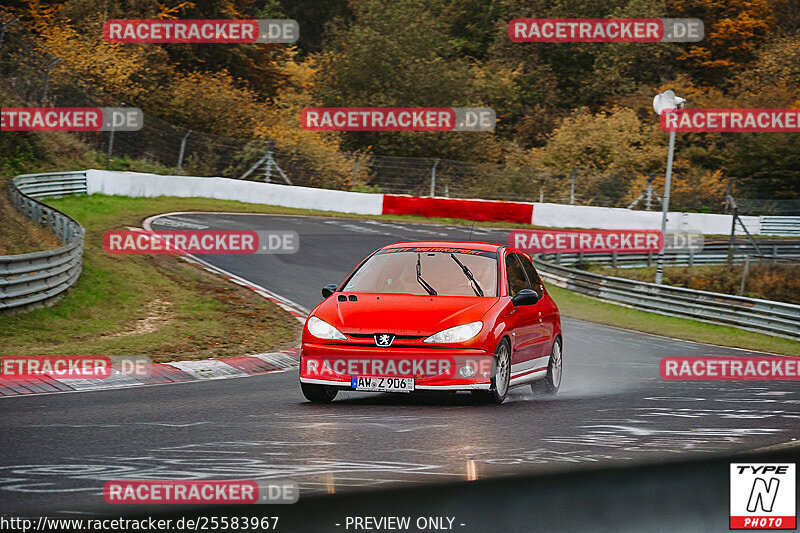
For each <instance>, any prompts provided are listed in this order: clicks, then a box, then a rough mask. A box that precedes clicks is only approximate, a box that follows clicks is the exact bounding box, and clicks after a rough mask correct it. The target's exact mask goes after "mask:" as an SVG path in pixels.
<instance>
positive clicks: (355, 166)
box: [351, 153, 361, 187]
mask: <svg viewBox="0 0 800 533" xmlns="http://www.w3.org/2000/svg"><path fill="white" fill-rule="evenodd" d="M360 155H361V154H359V153H356V155H355V157H354V158H353V179H352V183H351V187H352V186H353V185H355V184H356V183H358V157H359V156H360Z"/></svg>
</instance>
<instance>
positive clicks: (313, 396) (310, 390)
mask: <svg viewBox="0 0 800 533" xmlns="http://www.w3.org/2000/svg"><path fill="white" fill-rule="evenodd" d="M300 388H301V389H302V390H303V396H305V397H306V400H308V401H309V402H311V403H331V402H332V401H333V399H334V398H336V393H337V392H339V391H337V390H336V389H334V388H331V387H326V386H325V385H314V384H312V383H301V384H300Z"/></svg>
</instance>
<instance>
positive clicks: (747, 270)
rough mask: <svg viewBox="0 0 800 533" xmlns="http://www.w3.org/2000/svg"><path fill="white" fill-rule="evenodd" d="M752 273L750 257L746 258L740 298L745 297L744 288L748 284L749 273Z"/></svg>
mask: <svg viewBox="0 0 800 533" xmlns="http://www.w3.org/2000/svg"><path fill="white" fill-rule="evenodd" d="M749 271H750V256H749V255H745V256H744V270H742V284H741V285H740V286H739V296H743V295H744V286H745V284H746V283H747V273H748V272H749Z"/></svg>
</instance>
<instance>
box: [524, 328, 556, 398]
mask: <svg viewBox="0 0 800 533" xmlns="http://www.w3.org/2000/svg"><path fill="white" fill-rule="evenodd" d="M562 365H563V361H562V357H561V339H556V341H555V342H554V343H553V349H552V351H551V352H550V362H549V363H548V364H547V374H546V375H545V376H544V377H543V378H542V379H537V380H536V381H534V382H533V383H531V390H532V391H533V392H535V393H537V394H555V393H557V392H558V388H559V387H560V386H561V374H562Z"/></svg>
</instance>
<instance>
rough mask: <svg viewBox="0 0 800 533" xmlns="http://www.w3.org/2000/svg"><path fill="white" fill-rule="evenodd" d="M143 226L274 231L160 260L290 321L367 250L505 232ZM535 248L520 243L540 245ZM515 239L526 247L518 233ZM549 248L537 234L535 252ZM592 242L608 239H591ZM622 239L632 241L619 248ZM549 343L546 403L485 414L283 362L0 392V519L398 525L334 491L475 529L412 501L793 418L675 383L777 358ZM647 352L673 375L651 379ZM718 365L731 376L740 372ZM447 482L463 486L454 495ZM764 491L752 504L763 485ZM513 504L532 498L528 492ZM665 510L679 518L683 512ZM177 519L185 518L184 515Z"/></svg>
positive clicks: (799, 403)
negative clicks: (184, 260)
mask: <svg viewBox="0 0 800 533" xmlns="http://www.w3.org/2000/svg"><path fill="white" fill-rule="evenodd" d="M147 229H149V230H151V231H152V232H159V233H160V232H175V231H195V232H239V233H245V234H248V235H249V234H250V233H247V232H253V233H254V235H255V236H259V235H267V236H269V235H283V236H291V237H292V238H293V239H294V241H293V240H292V239H288V240H287V241H286V242H287V243H289V244H287V247H286V248H285V249H284V250H283V251H284V252H287V253H253V252H254V251H253V250H249V249H248V250H247V251H248V253H239V254H235V253H223V254H217V253H203V252H204V251H203V250H202V249H200V250H195V249H191V248H189V249H188V250H187V249H181V250H180V251H181V252H187V251H191V252H193V255H192V256H191V258H189V259H190V260H193V261H196V262H199V263H200V264H201V265H203V266H205V267H206V268H209V269H211V270H214V271H216V272H220V273H225V274H226V275H228V276H229V277H230V278H231V279H235V280H238V282H239V283H247V284H248V285H249V286H251V288H254V289H258V290H264V291H265V294H271V295H276V296H280V297H281V298H282V299H283V302H291V303H292V305H293V309H305V310H308V309H312V308H313V307H314V306H316V304H317V303H319V302H320V301H321V300H322V296H321V294H320V292H319V291H320V288H321V285H324V284H327V283H338V282H340V281H341V280H342V279H344V277H345V276H346V274H347V273H348V272H350V271H351V270H352V269H353V268H354V267H355V266H356V265H357V264H358V262H359V261H360V260H361V259H362V258H363V257H365V256H367V255H368V254H369V253H371V252H372V251H374V250H375V249H377V248H380V247H382V246H385V245H387V244H390V243H394V242H401V241H415V240H417V241H418V240H446V241H452V240H463V241H466V240H473V241H483V242H494V243H498V244H508V243H509V238H510V237H511V238H512V242H513V237H514V235H512V234H510V233H509V231H508V230H498V229H488V228H482V227H475V228H470V227H464V226H441V225H429V224H411V223H399V222H385V221H376V220H355V219H342V218H325V217H297V216H274V215H250V214H234V213H223V214H213V213H211V214H209V213H204V214H200V213H181V214H175V215H165V216H160V217H156V218H154V219H153V220H152V221H151V223H150V225H149V227H148V228H147ZM568 233H569V232H566V233H565V234H564V235H566V236H563V237H561V241H562V243H561V244H563V245H565V246H577V247H580V246H581V238H580V236H578V237H576V238H575V239H571V238H570V237H569V235H568ZM538 237H539V242H540V244H542V243H543V242H544V243H545V244H547V243H548V242H549V240H548V239H542V237H543V235H538ZM526 238H527V241H528V242H527V244H530V242H531V239H532V238H531V234H526ZM268 240H269V237H267V241H268ZM108 242H109V244H110V243H111V241H110V240H109V241H108ZM142 242H144V241H142ZM164 242H166V241H162V244H163V243H164ZM170 242H172V243H173V244H174V240H173V241H170ZM197 242H198V243H200V244H202V239H201V240H199V241H197ZM221 242H222V241H221ZM227 242H230V240H228V241H227ZM275 242H277V241H275ZM558 242H559V238H558V236H556V237H554V238H553V243H554V245H557V244H558ZM603 242H604V243H605V244H606V245H608V244H609V239H608V237H607V236H606V237H604V239H603ZM620 242H622V240H620ZM630 243H631V245H632V246H633V245H635V244H636V237H635V236H631V237H630ZM151 244H152V243H151ZM151 244H150V245H151ZM182 244H183V245H186V246H188V244H189V241H186V242H185V243H182ZM240 244H241V239H240ZM610 244H611V245H614V244H615V240H614V239H611V242H610ZM639 244H641V245H643V246H645V247H647V246H648V245H652V241H648V239H647V237H646V235H645V236H644V237H643V238H641V242H640V243H639ZM657 244H658V243H657ZM201 248H202V246H201ZM173 252H174V251H173ZM150 253H152V250H150ZM563 331H564V352H563V354H564V356H563V357H564V358H563V360H564V368H563V373H564V377H563V382H562V383H563V384H562V387H561V390H560V391H559V394H558V395H557V396H552V397H542V396H537V395H535V394H533V393H532V392H531V390H530V388H519V389H514V388H512V389H511V392H510V395H509V397H508V399H507V401H506V403H504V404H503V405H502V406H487V405H480V404H476V403H475V402H474V401H473V400H472V399H471V397H470V396H469V395H467V394H458V395H451V394H444V395H442V394H436V395H433V394H414V395H407V394H374V393H373V394H370V393H349V392H342V393H340V395H339V396H338V397H337V400H336V401H335V402H334V403H332V404H329V405H313V404H310V403H307V402H306V401H305V400H304V399H303V397H302V395H301V393H300V390H299V384H298V380H297V373H296V372H297V371H296V370H289V371H284V372H270V373H262V374H257V375H253V376H250V377H248V378H246V379H212V380H198V381H194V382H191V383H184V384H180V385H164V386H160V385H156V386H148V387H124V388H116V389H109V390H105V391H94V392H83V393H77V394H76V393H68V394H44V395H29V396H21V397H16V398H5V399H2V400H0V401H2V402H3V407H4V413H5V414H4V417H3V431H2V432H0V445H2V446H3V449H4V450H5V452H4V454H3V457H2V465H0V469H2V472H3V475H2V480H0V493H1V494H2V496H3V497H2V498H1V499H0V510H1V511H2V515H3V516H14V517H21V516H36V517H39V516H46V517H48V519H49V518H53V519H56V518H58V519H73V520H75V519H83V520H86V519H88V518H87V517H86V516H81V514H80V513H91V516H95V514H97V513H102V514H103V515H108V516H119V517H126V518H131V519H132V518H140V517H145V516H146V517H160V518H162V519H164V520H167V519H169V520H178V519H180V518H184V519H186V520H188V519H189V518H192V519H195V520H199V521H201V522H202V521H206V520H208V519H209V517H210V516H211V515H212V514H215V512H214V509H225V513H224V514H225V515H226V517H232V516H233V515H234V514H236V513H234V512H233V510H236V511H237V512H238V511H240V510H241V509H245V508H246V509H247V510H246V511H244V513H245V514H246V515H247V519H248V520H253V518H257V519H258V520H256V522H253V523H252V524H250V525H251V526H257V527H258V528H261V529H267V528H269V527H274V526H275V525H276V524H275V523H272V522H269V521H267V522H262V521H261V520H262V519H271V520H272V519H274V521H275V522H277V530H281V529H282V528H281V523H280V520H281V517H284V518H286V520H287V522H285V523H286V524H287V525H286V526H284V527H288V524H289V523H291V525H292V526H291V527H292V530H298V531H302V530H304V529H303V527H304V524H306V525H308V524H312V523H314V524H315V525H316V526H315V527H318V528H321V530H340V529H341V530H350V531H353V530H388V529H391V528H392V527H396V528H400V527H401V526H402V525H403V524H404V522H403V521H401V522H392V523H391V524H389V522H387V521H386V520H388V519H389V518H388V515H380V513H379V512H377V510H379V509H380V508H381V507H380V505H379V504H377V503H376V504H375V507H374V508H366V507H359V506H358V504H354V503H353V501H352V500H348V498H350V497H351V496H350V495H352V497H354V498H356V499H358V498H363V497H365V495H367V494H371V493H375V494H380V493H381V492H382V491H400V492H398V494H402V498H401V499H400V500H398V501H397V503H398V505H400V508H398V509H395V511H397V512H398V513H399V511H402V513H399V514H397V515H396V516H398V517H400V518H402V517H403V516H405V517H408V520H410V522H409V525H408V528H409V529H408V530H416V529H415V528H417V527H422V526H424V527H423V529H422V530H434V529H443V530H446V529H448V528H449V529H451V530H463V531H472V530H477V529H476V528H477V527H478V526H479V525H480V524H482V523H483V522H482V519H481V517H480V516H477V515H475V513H474V512H473V511H471V510H470V509H469V508H467V506H465V505H463V501H464V500H463V498H468V499H469V498H470V496H466V495H462V496H459V498H457V501H458V502H461V504H458V503H454V502H453V501H450V502H449V503H444V502H440V506H439V507H438V508H437V509H438V511H439V512H437V513H430V514H429V515H425V520H424V524H423V522H420V525H419V526H418V525H417V522H416V521H417V520H418V519H420V517H421V516H422V515H420V514H415V512H414V509H415V508H418V509H425V510H428V511H431V510H432V509H430V508H429V507H425V505H424V503H423V502H420V501H418V496H417V494H428V495H429V494H430V490H434V492H438V493H440V495H444V494H447V490H450V489H447V490H445V489H444V488H442V489H441V490H440V489H434V487H462V486H464V487H467V488H468V490H484V488H485V487H489V486H492V485H491V484H492V483H503V484H504V485H502V486H504V487H506V488H507V487H508V483H509V482H510V480H509V478H508V476H513V477H514V479H518V480H520V483H523V480H527V479H531V480H536V479H543V478H542V476H556V477H557V479H560V480H564V481H565V480H568V479H571V478H570V477H569V476H572V475H575V473H578V474H580V475H586V476H588V475H589V472H590V471H591V470H593V469H597V468H610V469H617V468H631V467H632V468H635V469H636V468H638V469H652V468H659V467H658V465H660V464H663V463H664V462H665V461H666V462H673V461H684V460H689V461H691V460H698V459H699V460H701V461H702V462H703V464H710V463H708V460H709V459H711V458H716V457H722V458H724V462H725V464H726V465H727V464H729V463H734V462H735V461H734V459H730V460H728V458H729V457H735V456H737V454H741V453H752V452H753V451H754V450H772V449H777V450H788V451H790V452H792V451H793V450H794V449H795V448H794V443H796V440H795V439H796V438H797V427H798V426H797V420H798V419H800V391H798V387H797V386H796V382H794V381H786V380H780V379H776V380H768V381H767V380H763V379H748V378H747V377H743V376H734V377H733V378H731V379H716V380H713V381H711V380H705V379H699V380H698V379H696V378H697V376H696V375H693V376H692V375H689V376H686V375H684V376H681V375H680V371H681V369H682V368H684V369H685V366H684V365H683V364H682V363H683V361H684V360H688V359H689V358H692V360H693V361H694V360H696V359H697V358H703V359H702V360H703V361H706V363H705V367H704V368H705V369H706V370H707V369H709V368H713V361H712V360H719V361H732V362H736V361H746V359H747V358H748V357H752V356H756V357H758V358H759V359H757V360H755V361H756V367H755V368H756V372H758V368H759V367H758V361H759V360H761V361H768V362H769V363H770V365H772V364H773V363H774V362H775V361H781V362H787V363H788V362H791V361H793V360H790V359H788V358H780V357H774V356H771V355H770V354H761V353H754V352H749V351H746V350H738V349H732V348H724V347H719V346H711V345H703V344H697V343H693V342H688V341H681V340H676V339H670V338H666V337H659V336H655V335H648V334H643V333H637V332H634V331H628V330H624V329H618V328H612V327H607V326H602V325H597V324H592V323H589V322H583V321H580V320H575V319H564V320H563ZM665 358H666V359H668V360H671V361H675V362H677V363H678V364H677V366H670V367H665V366H664V365H663V364H662V363H663V361H664V360H665ZM717 366H718V368H722V367H719V365H717ZM727 368H728V369H733V368H738V369H741V371H743V372H744V371H746V369H747V365H746V364H744V365H743V366H742V367H738V366H734V365H729V366H727ZM762 368H763V367H762ZM770 368H772V366H770ZM696 369H699V367H698V368H696ZM667 371H669V372H667ZM691 371H692V369H691V368H690V372H691ZM784 371H787V372H790V371H791V369H788V367H787V368H785V369H784ZM721 377H722V378H724V377H725V376H721ZM86 442H91V443H92V445H91V446H88V447H87V446H86ZM487 443H488V444H487ZM736 464H739V463H736ZM613 471H614V472H616V470H613ZM737 472H738V471H737ZM753 472H754V471H753V470H752V469H750V470H744V471H743V473H742V474H738V473H737V474H735V475H736V476H741V479H743V480H744V481H741V482H740V481H736V483H737V486H739V485H741V483H744V484H747V483H751V481H752V480H750V478H746V477H747V476H748V475H752V476H755V477H758V474H759V473H760V474H763V473H764V472H763V470H761V471H758V472H756V473H755V474H754V473H753ZM792 472H793V470H792ZM729 474H730V473H729V472H728V470H727V469H724V471H719V472H716V473H713V474H708V475H709V476H711V477H709V478H708V479H709V482H710V483H711V482H714V483H717V482H719V479H717V478H719V477H720V476H722V477H724V478H725V484H726V486H727V484H728V482H729V481H728V478H727V476H728V475H729ZM769 474H770V475H772V474H774V476H773V477H776V476H784V477H781V478H780V479H786V481H785V482H784V486H789V484H790V481H789V478H790V477H791V475H790V473H789V472H785V473H782V474H779V473H778V472H770V473H769ZM730 475H734V474H730ZM792 475H793V474H792ZM530 476H534V477H532V478H531V477H530ZM762 477H763V476H762ZM745 478H746V479H745ZM602 479H610V478H602ZM736 479H737V480H738V479H739V477H737V478H736ZM753 479H755V478H753ZM714 480H716V481H714ZM204 481H211V482H213V483H211V484H210V485H209V484H208V483H205V484H204V483H203V482H204ZM464 481H469V482H470V483H467V484H465V485H462V484H460V482H464ZM454 482H455V483H456V485H452V483H454ZM525 483H527V482H525ZM752 483H754V481H753V482H752ZM752 483H751V486H750V488H752ZM442 484H443V485H442ZM428 487H431V489H429V488H428ZM470 487H472V488H470ZM759 487H760V485H759ZM573 489H574V487H573ZM573 489H568V488H564V490H565V491H571V490H573ZM453 490H455V489H453ZM531 490H534V489H531ZM539 490H541V489H539ZM605 490H609V491H612V492H613V491H615V490H618V488H617V487H616V486H613V487H607V488H606V489H605ZM764 490H765V491H766V492H765V496H764V497H765V498H766V497H767V496H768V495H769V490H770V489H769V479H767V485H765V486H764ZM375 491H379V492H377V493H376V492H375ZM441 491H444V492H441ZM388 494H389V493H387V495H388ZM533 494H538V495H539V496H540V497H541V494H542V492H534V493H533ZM737 494H738V493H737ZM359 495H361V496H359ZM724 496H725V497H726V498H727V494H724ZM442 497H443V496H442ZM531 497H532V496H531ZM715 497H716V496H715ZM326 498H328V499H327V500H326ZM338 498H341V499H338ZM427 498H428V499H430V496H428V497H427ZM134 501H135V502H136V504H135V505H134V504H133V502H134ZM348 501H349V502H350V503H349V504H348V503H347V502H348ZM430 501H434V500H430ZM780 501H783V500H780ZM210 502H214V503H215V504H217V505H222V506H221V507H213V506H212V505H211V503H210ZM292 502H297V503H292ZM325 502H330V504H333V503H334V502H342V503H341V505H342V506H343V507H342V509H344V508H345V506H347V505H349V507H346V508H347V509H348V512H349V513H350V514H349V515H348V516H343V515H341V514H337V512H336V509H335V506H334V508H331V509H329V511H330V512H329V513H327V514H325V513H323V514H321V515H319V516H318V517H317V521H316V522H314V521H313V520H308V519H307V518H308V514H307V513H308V512H311V511H310V510H309V508H308V507H304V506H305V505H311V504H312V503H313V504H314V505H315V506H317V507H318V508H321V506H323V505H329V504H328V503H325ZM403 502H406V503H407V505H405V506H403V505H402V504H403ZM254 503H261V504H264V505H253V504H254ZM225 504H227V505H234V507H226V506H225ZM192 505H203V506H204V507H200V508H197V507H192ZM354 505H355V506H354ZM472 505H477V504H476V503H474V502H473V504H472ZM681 505H684V507H685V508H687V509H691V505H692V504H691V502H684V503H683V504H681ZM745 505H746V504H745ZM245 506H246V507H245ZM326 508H327V507H326ZM197 509H203V511H202V512H200V513H199V514H198V513H197V512H196V510H197ZM304 509H305V510H306V511H303V512H301V510H304ZM371 509H373V510H374V511H375V513H373V511H372V510H371ZM192 512H194V513H195V514H192ZM788 512H789V511H787V513H788ZM165 513H166V514H165ZM373 514H374V516H373ZM712 514H713V513H712ZM301 515H304V516H301ZM87 516H88V515H87ZM392 516H395V515H392ZM736 516H738V517H749V516H750V515H747V514H746V513H745V514H742V515H736ZM781 516H784V515H781ZM785 516H789V515H788V514H787V515H785ZM218 518H219V517H218ZM400 518H398V519H400ZM739 519H740V518H736V520H739ZM743 519H744V518H742V520H743ZM320 520H322V522H320ZM381 520H383V521H381ZM503 520H505V519H501V523H505V522H502V521H503ZM201 522H192V523H188V524H187V523H186V522H184V523H183V527H189V526H192V527H201V526H202V525H204V524H203V523H201ZM205 523H206V524H210V522H205ZM676 523H678V522H676ZM785 523H788V521H787V522H784V524H785ZM243 524H244V522H241V524H240V525H243ZM337 524H338V525H337ZM461 524H463V525H461ZM748 524H749V523H748ZM17 525H19V524H17ZM508 525H509V527H510V528H511V529H513V527H511V524H510V523H509V524H508ZM723 525H724V526H725V527H727V523H725V524H722V525H720V528H722V526H723ZM84 527H87V528H89V527H94V526H93V525H91V524H84ZM152 527H156V526H152ZM170 527H172V528H175V527H179V525H178V524H177V522H173V523H171V525H170ZM208 527H211V525H209V526H208ZM220 527H221V526H220ZM402 527H405V526H402ZM748 527H750V526H749V525H748ZM426 528H427V529H426ZM308 530H310V529H308ZM317 530H320V529H317Z"/></svg>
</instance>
